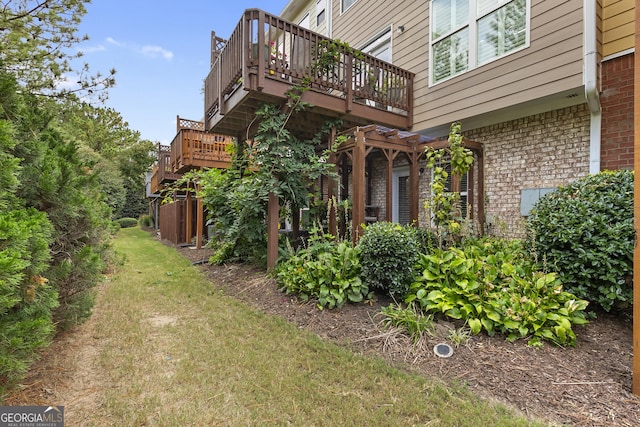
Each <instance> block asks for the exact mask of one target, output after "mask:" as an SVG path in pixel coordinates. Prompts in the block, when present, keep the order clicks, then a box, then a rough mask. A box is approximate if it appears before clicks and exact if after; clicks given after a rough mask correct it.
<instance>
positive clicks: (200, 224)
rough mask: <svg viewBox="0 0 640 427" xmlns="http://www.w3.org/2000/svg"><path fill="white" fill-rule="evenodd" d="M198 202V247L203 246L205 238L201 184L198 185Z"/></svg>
mask: <svg viewBox="0 0 640 427" xmlns="http://www.w3.org/2000/svg"><path fill="white" fill-rule="evenodd" d="M196 200H197V202H196V204H197V212H196V215H197V217H196V248H197V249H201V248H202V240H203V236H202V234H203V231H202V229H203V228H204V206H203V205H202V197H201V196H200V184H197V185H196Z"/></svg>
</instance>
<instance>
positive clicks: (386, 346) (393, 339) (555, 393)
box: [162, 240, 640, 427]
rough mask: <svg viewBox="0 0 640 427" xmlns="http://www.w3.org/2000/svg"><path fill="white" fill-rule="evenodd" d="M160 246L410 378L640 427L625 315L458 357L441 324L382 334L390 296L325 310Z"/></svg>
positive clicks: (548, 414) (580, 419) (569, 419)
mask: <svg viewBox="0 0 640 427" xmlns="http://www.w3.org/2000/svg"><path fill="white" fill-rule="evenodd" d="M162 242H163V243H164V244H166V245H169V246H173V247H175V248H176V250H177V251H178V252H179V253H180V254H181V255H183V256H184V257H186V258H187V259H189V260H191V261H192V262H194V263H195V264H198V265H199V266H200V268H201V269H202V271H203V272H204V273H205V274H206V276H207V277H208V278H210V279H211V282H212V284H213V286H215V287H216V288H218V289H221V290H223V291H224V293H225V294H227V295H231V296H233V297H236V298H237V299H239V300H241V301H244V302H245V303H247V304H248V305H250V306H252V307H254V308H256V309H257V310H260V311H262V312H265V313H268V314H272V315H276V316H280V317H282V318H284V319H286V320H287V321H289V322H291V323H293V324H295V325H297V326H298V327H299V328H304V329H307V330H309V331H312V332H313V333H315V334H317V335H318V336H320V337H321V338H323V339H327V340H331V341H334V342H336V343H338V344H340V345H346V346H349V347H350V348H352V349H354V350H356V351H358V352H361V353H363V354H371V355H378V356H380V357H382V358H384V359H386V360H387V361H389V362H391V363H393V364H396V365H399V366H403V367H405V368H407V369H409V370H411V371H413V372H417V373H420V374H424V375H427V376H430V377H436V378H440V379H442V380H444V381H446V382H449V383H452V384H454V383H455V384H465V385H466V386H467V387H468V388H469V389H471V390H472V391H473V392H475V393H476V394H477V395H480V396H482V397H484V398H487V399H491V400H494V401H499V402H502V403H504V404H506V405H508V406H510V407H512V408H515V409H516V410H519V411H521V412H522V413H524V414H527V415H528V416H530V417H532V418H537V419H543V420H545V421H547V422H550V423H554V424H564V425H575V426H629V427H632V426H633V427H635V426H638V425H640V398H639V397H637V396H634V395H633V394H632V393H631V376H632V370H631V365H632V350H633V348H632V334H633V329H632V322H631V320H630V319H628V318H623V317H620V316H618V317H616V316H613V315H611V314H608V313H600V314H598V317H597V319H596V320H594V321H592V322H591V323H589V324H588V325H585V326H578V327H576V328H575V332H576V335H577V336H578V342H577V345H576V347H568V348H561V347H556V346H554V345H552V344H545V345H544V346H543V347H542V348H538V349H535V348H532V347H529V346H527V345H526V341H524V340H520V341H517V342H515V343H509V342H507V341H506V340H504V338H501V337H488V336H486V335H482V334H481V335H478V336H474V337H472V338H471V339H470V340H469V341H468V342H467V343H466V344H463V345H461V346H459V347H453V348H454V352H453V355H452V356H451V357H449V358H440V357H438V356H436V355H435V353H434V350H433V348H434V346H435V345H436V344H437V343H441V342H447V340H448V336H449V330H450V329H452V328H454V329H455V328H456V325H454V324H451V323H448V322H446V321H444V320H439V321H438V322H437V325H436V333H437V335H436V336H435V337H425V338H424V339H423V340H421V341H419V342H418V343H417V344H415V345H414V343H413V341H412V340H411V339H409V338H408V337H406V336H405V335H403V334H400V333H398V332H397V331H388V330H384V329H383V328H381V325H380V321H381V319H382V318H381V315H380V308H381V307H383V306H386V305H389V303H390V302H391V301H390V300H389V299H388V298H385V297H381V296H379V297H378V298H377V300H376V301H375V302H373V303H372V304H348V305H346V306H345V307H343V308H341V309H336V310H327V309H325V310H319V309H318V308H317V307H316V305H315V304H314V303H312V302H306V303H305V302H302V301H299V300H298V299H297V298H296V297H295V296H291V295H286V294H284V293H283V292H281V291H279V290H278V288H277V285H276V283H275V280H274V279H273V278H271V277H269V276H268V275H267V274H266V273H265V272H264V271H263V270H260V269H258V268H256V267H253V266H250V265H237V264H232V265H222V266H214V265H209V264H207V263H206V260H207V259H208V257H209V255H210V254H211V253H212V251H211V250H210V249H193V248H189V247H176V246H175V245H173V244H172V243H170V242H168V241H164V240H163V241H162Z"/></svg>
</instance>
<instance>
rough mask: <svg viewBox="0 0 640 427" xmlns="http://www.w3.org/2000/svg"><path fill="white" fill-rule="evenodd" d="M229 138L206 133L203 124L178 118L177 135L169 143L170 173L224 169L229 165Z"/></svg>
mask: <svg viewBox="0 0 640 427" xmlns="http://www.w3.org/2000/svg"><path fill="white" fill-rule="evenodd" d="M229 144H233V141H232V139H231V137H229V136H224V135H218V134H212V133H207V132H205V131H204V123H203V122H198V121H194V120H187V119H182V118H180V117H179V116H178V120H177V133H176V136H175V138H173V141H172V142H171V151H170V162H171V171H172V172H174V173H178V174H183V173H185V172H187V171H189V170H191V169H202V168H216V169H226V168H228V167H229V165H230V163H231V154H229V152H228V151H227V146H228V145H229Z"/></svg>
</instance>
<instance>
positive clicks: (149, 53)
mask: <svg viewBox="0 0 640 427" xmlns="http://www.w3.org/2000/svg"><path fill="white" fill-rule="evenodd" d="M106 40H107V43H109V44H112V45H114V46H118V47H123V48H126V49H130V50H132V51H133V52H137V53H141V54H142V55H144V56H146V57H149V58H164V59H166V60H167V61H171V60H172V59H173V52H171V51H170V50H167V49H165V48H163V47H161V46H155V45H145V46H142V47H140V46H139V45H130V44H128V43H123V42H119V41H117V40H116V39H114V38H113V37H107V39H106Z"/></svg>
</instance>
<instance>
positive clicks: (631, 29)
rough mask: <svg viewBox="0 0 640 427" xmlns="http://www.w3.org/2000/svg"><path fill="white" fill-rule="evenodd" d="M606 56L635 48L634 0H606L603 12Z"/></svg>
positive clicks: (603, 52) (604, 52)
mask: <svg viewBox="0 0 640 427" xmlns="http://www.w3.org/2000/svg"><path fill="white" fill-rule="evenodd" d="M602 32H603V36H602V37H603V40H602V42H603V46H602V54H603V55H604V56H609V55H614V54H616V53H619V52H622V51H624V50H627V49H632V48H633V47H634V43H635V40H634V35H635V5H634V0H605V1H604V2H603V10H602Z"/></svg>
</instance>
